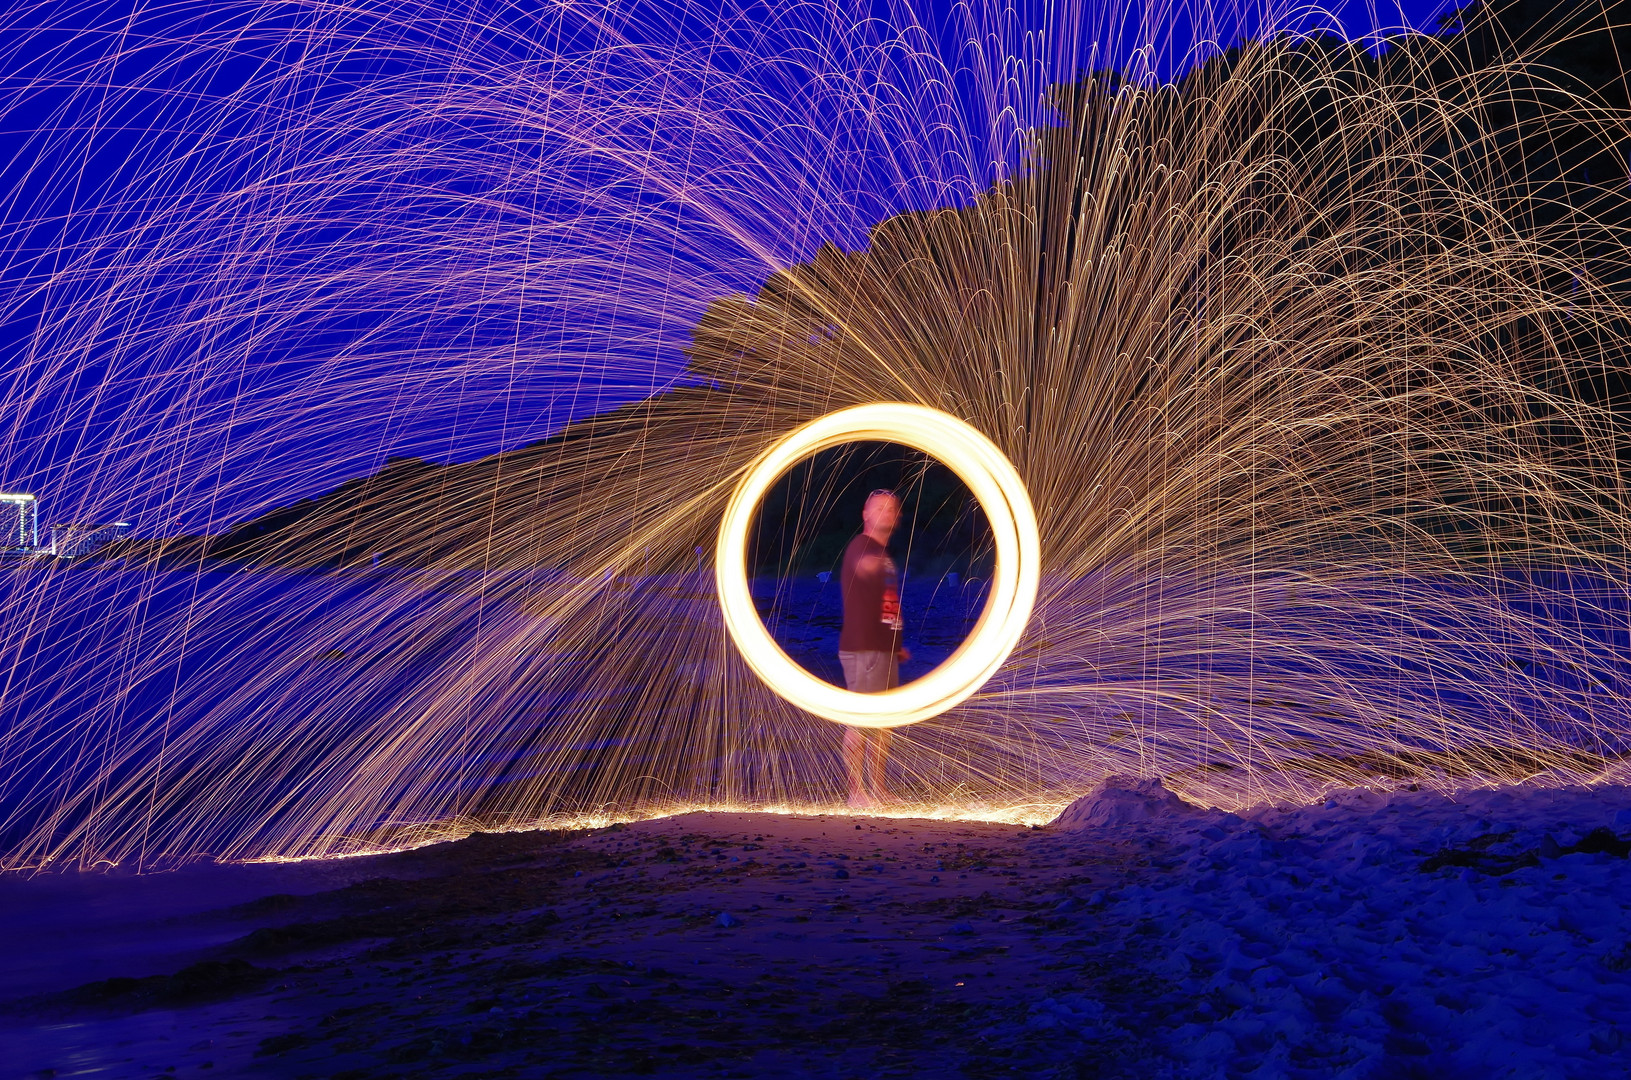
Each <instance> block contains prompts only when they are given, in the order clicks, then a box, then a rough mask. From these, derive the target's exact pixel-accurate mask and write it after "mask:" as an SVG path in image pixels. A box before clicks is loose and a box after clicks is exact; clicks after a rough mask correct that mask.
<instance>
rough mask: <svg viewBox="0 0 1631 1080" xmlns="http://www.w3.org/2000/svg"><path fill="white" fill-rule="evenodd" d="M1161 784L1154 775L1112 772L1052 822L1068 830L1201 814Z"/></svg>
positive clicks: (1199, 810) (1197, 808)
mask: <svg viewBox="0 0 1631 1080" xmlns="http://www.w3.org/2000/svg"><path fill="white" fill-rule="evenodd" d="M1201 812H1202V811H1201V808H1200V807H1198V806H1191V805H1190V804H1189V803H1186V802H1184V800H1182V799H1180V798H1179V797H1178V796H1177V795H1175V794H1173V793H1172V792H1170V791H1168V790H1167V789H1166V788H1165V787H1163V786H1162V784H1161V781H1160V780H1158V779H1155V778H1153V777H1152V778H1150V779H1148V780H1143V779H1139V778H1138V777H1136V776H1121V775H1111V776H1107V777H1105V778H1104V780H1103V781H1101V782H1100V784H1099V786H1098V787H1096V788H1094V789H1093V790H1092V791H1090V792H1088V793H1087V794H1086V795H1083V796H1082V797H1081V798H1079V799H1077V800H1076V801H1075V802H1073V803H1071V804H1070V805H1069V806H1067V807H1065V809H1064V810H1063V811H1062V812H1061V813H1060V814H1059V816H1058V817H1056V818H1054V819H1053V821H1052V822H1050V823H1049V824H1050V825H1052V826H1053V827H1055V828H1058V829H1061V830H1064V831H1066V832H1074V831H1076V830H1077V829H1088V828H1094V827H1097V826H1103V825H1126V824H1128V823H1130V822H1135V821H1154V820H1157V819H1159V818H1167V817H1173V816H1182V815H1188V814H1197V813H1201Z"/></svg>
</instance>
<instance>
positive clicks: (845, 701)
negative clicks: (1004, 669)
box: [715, 402, 1041, 728]
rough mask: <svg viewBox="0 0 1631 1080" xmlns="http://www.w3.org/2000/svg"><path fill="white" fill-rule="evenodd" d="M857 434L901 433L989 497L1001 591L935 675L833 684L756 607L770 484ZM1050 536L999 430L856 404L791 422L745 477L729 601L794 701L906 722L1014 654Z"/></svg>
mask: <svg viewBox="0 0 1631 1080" xmlns="http://www.w3.org/2000/svg"><path fill="white" fill-rule="evenodd" d="M858 439H870V440H874V441H883V442H896V443H900V444H901V445H904V446H910V447H913V448H914V449H918V450H922V451H924V452H925V453H928V454H932V455H933V456H934V457H936V458H938V459H939V460H940V461H941V462H943V463H945V464H946V465H947V466H949V467H950V468H951V470H952V471H953V472H954V473H956V474H957V475H958V476H959V477H961V478H962V480H963V481H964V483H966V484H968V486H969V488H970V489H971V490H972V491H973V492H974V495H975V497H976V498H978V499H979V501H980V505H981V506H983V507H984V508H985V514H986V518H987V520H988V521H990V522H991V528H992V533H993V543H994V546H995V548H996V573H995V576H994V580H993V581H992V583H991V595H990V597H989V599H987V600H986V603H985V610H984V611H983V612H982V613H981V615H980V618H979V621H978V622H977V623H976V624H975V627H974V630H973V632H972V633H971V634H969V636H968V639H967V640H966V641H964V642H963V644H962V645H961V646H960V647H959V648H958V649H957V650H956V651H955V652H954V653H953V654H952V655H951V656H950V657H949V658H947V660H946V661H945V662H944V663H943V664H941V665H939V666H938V667H937V668H935V670H933V671H932V672H930V673H929V674H927V675H925V676H923V677H922V678H920V679H915V680H912V681H910V682H908V683H906V684H905V685H903V686H897V687H895V688H894V689H893V690H887V691H885V692H883V693H880V694H855V693H851V692H850V691H848V690H845V689H843V688H842V687H838V686H834V685H833V684H832V683H829V682H826V681H825V680H823V679H820V678H817V677H816V676H814V675H812V674H810V673H809V672H807V671H805V670H804V668H802V667H800V666H799V665H798V664H797V663H795V662H794V661H793V660H792V659H791V658H789V657H788V655H787V654H786V653H785V652H783V651H782V649H781V648H780V647H779V646H778V645H777V644H776V639H775V638H774V637H772V636H771V634H770V632H769V631H768V630H767V629H766V628H765V624H764V622H763V621H761V620H760V618H759V612H758V610H757V609H756V608H755V607H754V606H753V593H752V588H751V585H750V583H749V581H748V567H747V558H746V556H747V548H748V536H749V532H750V530H751V529H752V526H753V520H754V513H755V511H756V510H757V508H758V506H759V500H760V499H761V498H763V497H764V493H765V491H766V489H768V488H769V487H770V485H771V483H772V482H774V481H775V479H776V478H777V477H778V476H780V475H782V474H783V473H784V472H786V471H787V470H788V468H790V467H791V466H792V465H793V464H794V463H795V462H797V461H799V460H800V459H802V458H805V457H808V456H809V455H811V454H815V453H817V452H819V451H821V450H824V449H826V448H828V447H830V446H839V445H842V444H843V443H846V442H852V441H855V440H858ZM1040 546H1041V545H1040V542H1039V540H1038V538H1037V534H1036V513H1035V511H1034V510H1032V508H1031V500H1030V498H1029V496H1027V495H1026V494H1025V484H1024V482H1023V481H1021V480H1020V478H1019V474H1018V473H1016V472H1014V467H1013V465H1011V464H1010V463H1009V461H1008V459H1007V458H1005V457H1003V456H1002V451H1001V450H998V449H997V448H996V447H995V446H993V445H991V440H989V439H987V438H986V437H985V436H983V435H981V434H980V433H979V432H978V431H975V430H974V429H972V428H970V427H969V426H968V425H967V424H964V423H962V422H961V421H959V420H957V419H956V418H955V417H951V416H947V415H946V414H945V413H943V412H940V411H938V410H935V409H926V408H924V407H923V406H921V405H905V404H901V403H899V402H878V403H877V404H874V405H857V406H855V407H853V408H849V409H842V410H840V411H838V412H835V413H831V414H829V415H827V416H823V417H820V418H819V419H816V420H812V421H810V422H809V423H808V424H805V425H804V426H803V427H800V428H798V429H797V430H796V431H793V432H791V433H790V434H788V435H787V436H786V437H785V438H783V439H781V440H780V441H778V442H777V443H776V444H775V445H774V446H772V447H771V448H770V449H769V450H767V451H765V453H764V454H763V455H762V456H760V458H759V459H758V460H757V461H755V462H754V463H753V465H752V467H751V468H749V469H748V472H747V475H746V476H744V477H743V478H742V481H741V483H740V484H738V485H737V487H736V490H735V491H734V492H733V493H732V495H731V501H730V503H729V504H728V505H727V506H726V508H725V518H724V521H723V522H722V523H721V524H720V527H719V549H718V553H717V556H716V558H715V565H716V566H717V568H718V570H717V574H716V580H717V583H718V589H719V606H720V610H721V612H722V613H723V615H724V617H725V628H726V629H727V630H728V631H730V635H731V640H732V641H734V642H735V643H736V647H737V648H738V649H739V650H740V651H741V653H742V659H744V660H746V661H747V664H748V666H749V667H751V668H752V669H753V670H754V672H755V673H756V674H757V675H758V676H759V678H761V679H763V680H764V682H765V683H766V684H767V685H768V686H769V687H770V688H771V689H773V690H775V691H776V692H777V693H778V694H780V695H781V696H782V697H784V698H786V699H787V700H788V701H789V702H791V703H792V704H794V705H797V706H798V707H799V708H801V709H803V710H805V711H806V712H811V713H814V714H815V715H817V716H821V717H825V718H826V719H828V720H835V721H837V722H838V723H841V724H849V725H851V726H852V727H870V728H893V727H902V726H904V725H906V724H915V723H918V722H919V721H922V720H927V719H929V718H930V717H932V716H939V715H940V714H941V713H943V712H945V711H946V710H947V709H950V708H952V707H954V706H956V705H958V704H960V703H961V702H963V701H965V700H967V699H968V697H969V695H970V694H973V693H974V692H975V691H976V690H978V689H979V688H980V687H981V686H982V685H984V683H985V681H986V680H987V679H989V678H990V677H991V675H992V673H993V672H995V671H996V670H997V668H998V667H1000V666H1001V665H1002V662H1003V661H1004V660H1006V659H1007V658H1008V654H1009V653H1010V652H1012V651H1013V648H1014V645H1015V643H1017V642H1018V641H1019V638H1020V635H1021V634H1023V633H1024V632H1025V624H1026V621H1027V620H1028V619H1029V618H1030V615H1031V607H1032V605H1033V604H1035V602H1036V587H1037V577H1038V571H1039V567H1038V559H1039V557H1040V552H1039V548H1040Z"/></svg>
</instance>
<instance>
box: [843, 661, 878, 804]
mask: <svg viewBox="0 0 1631 1080" xmlns="http://www.w3.org/2000/svg"><path fill="white" fill-rule="evenodd" d="M867 659H868V654H866V653H851V652H841V653H839V654H838V662H839V663H840V664H842V665H843V667H844V686H845V687H846V688H848V689H850V690H854V691H856V692H858V693H866V692H868V691H870V690H871V686H870V676H871V674H872V672H871V670H870V668H871V665H869V664H868V663H867ZM866 752H867V745H866V732H864V731H862V730H861V729H860V728H853V727H849V726H848V725H846V726H845V727H844V772H845V773H847V774H848V776H849V804H850V805H851V806H855V807H870V806H872V805H873V800H872V797H871V796H870V795H868V794H867V789H866Z"/></svg>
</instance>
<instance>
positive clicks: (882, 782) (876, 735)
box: [866, 728, 895, 802]
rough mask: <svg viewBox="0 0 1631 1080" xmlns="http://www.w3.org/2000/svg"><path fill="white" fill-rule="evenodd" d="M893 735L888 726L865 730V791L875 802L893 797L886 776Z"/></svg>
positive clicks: (885, 800)
mask: <svg viewBox="0 0 1631 1080" xmlns="http://www.w3.org/2000/svg"><path fill="white" fill-rule="evenodd" d="M893 737H894V732H892V731H890V730H889V729H888V728H879V729H878V730H876V731H869V732H867V740H866V741H867V743H868V746H867V756H866V787H867V792H868V793H869V794H870V795H871V796H872V798H873V799H874V800H876V801H877V802H888V801H890V800H891V799H893V798H894V797H895V796H894V793H893V792H891V791H890V790H889V781H888V779H887V776H886V773H887V768H888V764H889V740H890V739H891V738H893Z"/></svg>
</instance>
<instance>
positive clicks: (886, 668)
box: [838, 652, 900, 694]
mask: <svg viewBox="0 0 1631 1080" xmlns="http://www.w3.org/2000/svg"><path fill="white" fill-rule="evenodd" d="M838 662H839V663H840V664H843V665H844V688H845V689H847V690H853V691H854V692H855V693H857V694H876V693H878V692H879V691H881V690H893V689H894V688H895V687H896V686H898V685H900V661H899V660H898V659H896V656H895V654H894V653H886V652H840V653H839V654H838Z"/></svg>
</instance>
